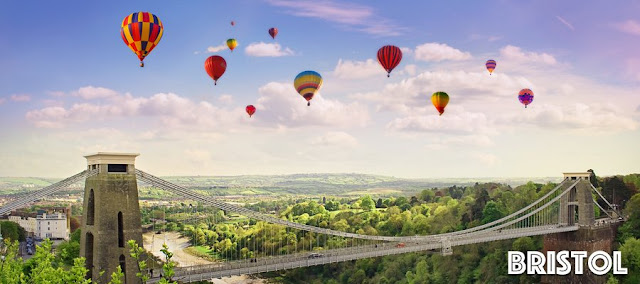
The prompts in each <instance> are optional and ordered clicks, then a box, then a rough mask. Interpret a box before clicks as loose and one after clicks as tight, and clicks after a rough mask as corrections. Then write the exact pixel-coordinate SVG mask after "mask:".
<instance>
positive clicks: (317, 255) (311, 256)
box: [308, 252, 324, 258]
mask: <svg viewBox="0 0 640 284" xmlns="http://www.w3.org/2000/svg"><path fill="white" fill-rule="evenodd" d="M323 256H324V255H322V254H320V253H315V252H314V253H311V254H309V256H308V257H309V258H320V257H323Z"/></svg>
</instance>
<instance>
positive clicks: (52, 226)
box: [34, 213, 69, 240]
mask: <svg viewBox="0 0 640 284" xmlns="http://www.w3.org/2000/svg"><path fill="white" fill-rule="evenodd" d="M34 235H35V237H36V238H39V239H65V240H68V239H69V227H67V215H66V214H64V213H53V214H47V213H42V214H41V215H38V216H37V217H36V232H35V234H34Z"/></svg>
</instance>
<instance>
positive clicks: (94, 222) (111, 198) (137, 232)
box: [80, 152, 142, 283]
mask: <svg viewBox="0 0 640 284" xmlns="http://www.w3.org/2000/svg"><path fill="white" fill-rule="evenodd" d="M138 155H139V154H134V153H104V152H100V153H97V154H93V155H88V156H85V158H87V165H88V168H89V169H90V170H91V169H97V170H98V172H99V173H98V174H97V175H94V176H92V177H89V178H87V180H86V181H85V187H84V207H83V209H84V212H83V220H82V236H81V238H80V256H83V257H85V258H86V265H87V268H88V269H89V272H88V275H87V277H90V278H91V279H92V280H93V282H94V283H107V282H108V281H109V280H110V279H111V273H113V272H114V271H116V268H117V267H118V266H120V267H121V268H122V271H123V272H124V274H125V279H124V283H139V282H140V280H139V279H138V277H137V276H136V273H137V272H138V265H137V263H136V261H135V259H133V258H131V256H130V255H129V246H128V245H127V241H128V240H135V241H136V242H137V243H138V244H139V245H140V246H142V229H141V227H140V207H139V205H138V186H137V181H136V173H135V158H136V157H137V156H138ZM100 271H104V274H103V275H102V277H100V276H99V275H100Z"/></svg>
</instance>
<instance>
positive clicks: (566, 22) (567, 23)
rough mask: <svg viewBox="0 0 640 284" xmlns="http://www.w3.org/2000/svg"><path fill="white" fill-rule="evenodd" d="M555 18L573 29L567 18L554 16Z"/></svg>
mask: <svg viewBox="0 0 640 284" xmlns="http://www.w3.org/2000/svg"><path fill="white" fill-rule="evenodd" d="M556 18H557V19H558V21H560V22H561V23H563V24H564V25H565V26H567V28H569V29H570V30H572V31H575V30H576V29H575V28H574V27H573V25H572V24H571V23H569V22H568V21H567V20H565V19H564V18H562V17H560V16H556Z"/></svg>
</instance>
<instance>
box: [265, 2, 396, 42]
mask: <svg viewBox="0 0 640 284" xmlns="http://www.w3.org/2000/svg"><path fill="white" fill-rule="evenodd" d="M267 2H268V3H269V4H271V5H273V6H277V7H283V8H285V10H284V12H285V13H288V14H291V15H294V16H298V17H307V18H316V19H321V20H325V21H328V22H332V23H336V24H338V25H339V26H340V27H343V28H345V29H347V30H356V31H360V32H364V33H367V34H372V35H376V36H397V35H400V34H402V33H403V32H404V31H405V30H406V29H405V28H403V27H400V26H398V25H397V24H395V23H393V22H392V21H391V20H389V19H386V18H383V17H381V16H378V15H377V14H376V13H375V11H374V10H373V8H371V7H369V6H365V5H360V4H352V3H343V2H335V1H331V0H324V1H295V0H267Z"/></svg>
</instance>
